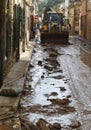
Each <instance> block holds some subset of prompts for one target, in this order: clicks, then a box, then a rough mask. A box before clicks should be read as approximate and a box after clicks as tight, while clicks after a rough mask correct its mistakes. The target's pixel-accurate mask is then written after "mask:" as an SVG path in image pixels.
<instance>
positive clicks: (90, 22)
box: [86, 0, 91, 40]
mask: <svg viewBox="0 0 91 130" xmlns="http://www.w3.org/2000/svg"><path fill="white" fill-rule="evenodd" d="M86 18H87V30H86V32H87V39H88V40H91V2H90V0H87V15H86Z"/></svg>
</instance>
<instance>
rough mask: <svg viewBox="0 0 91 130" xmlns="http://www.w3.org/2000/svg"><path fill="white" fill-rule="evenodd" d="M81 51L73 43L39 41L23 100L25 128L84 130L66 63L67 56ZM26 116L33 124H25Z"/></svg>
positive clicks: (31, 62)
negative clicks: (40, 42)
mask: <svg viewBox="0 0 91 130" xmlns="http://www.w3.org/2000/svg"><path fill="white" fill-rule="evenodd" d="M79 54H80V53H79V49H77V48H76V46H74V45H60V44H58V45H57V44H36V46H35V48H34V51H33V55H32V59H31V61H30V65H29V68H28V73H27V78H26V82H25V86H24V93H23V94H22V98H21V101H20V112H21V114H22V116H23V119H22V118H21V122H22V129H26V130H27V127H30V128H31V130H34V128H35V129H39V130H40V129H41V130H60V129H62V130H73V129H76V130H81V129H82V127H81V122H80V120H79V118H78V112H77V103H76V102H77V101H76V99H75V97H74V96H73V94H72V90H71V88H70V85H69V80H70V77H69V76H67V74H66V71H65V68H64V65H63V62H64V59H63V58H64V57H65V58H66V60H67V59H68V58H69V57H71V59H72V57H79ZM62 59H63V60H62ZM61 60H62V61H61ZM64 64H65V65H66V64H67V63H66V61H65V63H64ZM69 64H70V63H69ZM24 119H25V121H26V122H29V121H30V122H31V124H32V125H31V126H30V125H29V124H28V123H27V125H25V121H24ZM55 124H56V126H55ZM41 125H42V126H41ZM32 126H33V128H32ZM46 126H47V128H46Z"/></svg>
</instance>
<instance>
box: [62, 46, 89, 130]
mask: <svg viewBox="0 0 91 130" xmlns="http://www.w3.org/2000/svg"><path fill="white" fill-rule="evenodd" d="M73 49H74V46H73ZM78 50H79V48H78ZM70 52H71V50H70ZM78 53H79V52H78ZM60 62H61V65H62V66H63V69H64V71H65V72H66V75H67V77H69V79H70V80H69V82H68V83H69V86H70V89H71V90H72V92H73V96H74V97H75V98H76V100H77V108H76V109H77V113H78V119H79V120H80V121H81V124H82V130H91V96H90V95H91V90H90V89H91V76H90V75H91V71H90V69H89V68H88V67H87V66H86V65H84V64H83V63H82V62H81V61H80V58H79V57H77V56H76V54H75V53H74V54H71V55H69V54H67V53H65V52H64V55H63V56H62V57H61V60H60ZM65 62H66V64H65Z"/></svg>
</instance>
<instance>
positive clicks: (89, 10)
mask: <svg viewBox="0 0 91 130" xmlns="http://www.w3.org/2000/svg"><path fill="white" fill-rule="evenodd" d="M80 36H81V37H83V38H86V39H88V40H91V0H82V8H81V28H80Z"/></svg>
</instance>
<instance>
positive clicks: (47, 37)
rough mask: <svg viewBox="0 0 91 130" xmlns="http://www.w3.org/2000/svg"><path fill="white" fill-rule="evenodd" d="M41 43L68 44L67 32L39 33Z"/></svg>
mask: <svg viewBox="0 0 91 130" xmlns="http://www.w3.org/2000/svg"><path fill="white" fill-rule="evenodd" d="M40 39H41V43H63V44H64V43H65V44H68V41H69V33H68V32H41V34H40Z"/></svg>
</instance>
